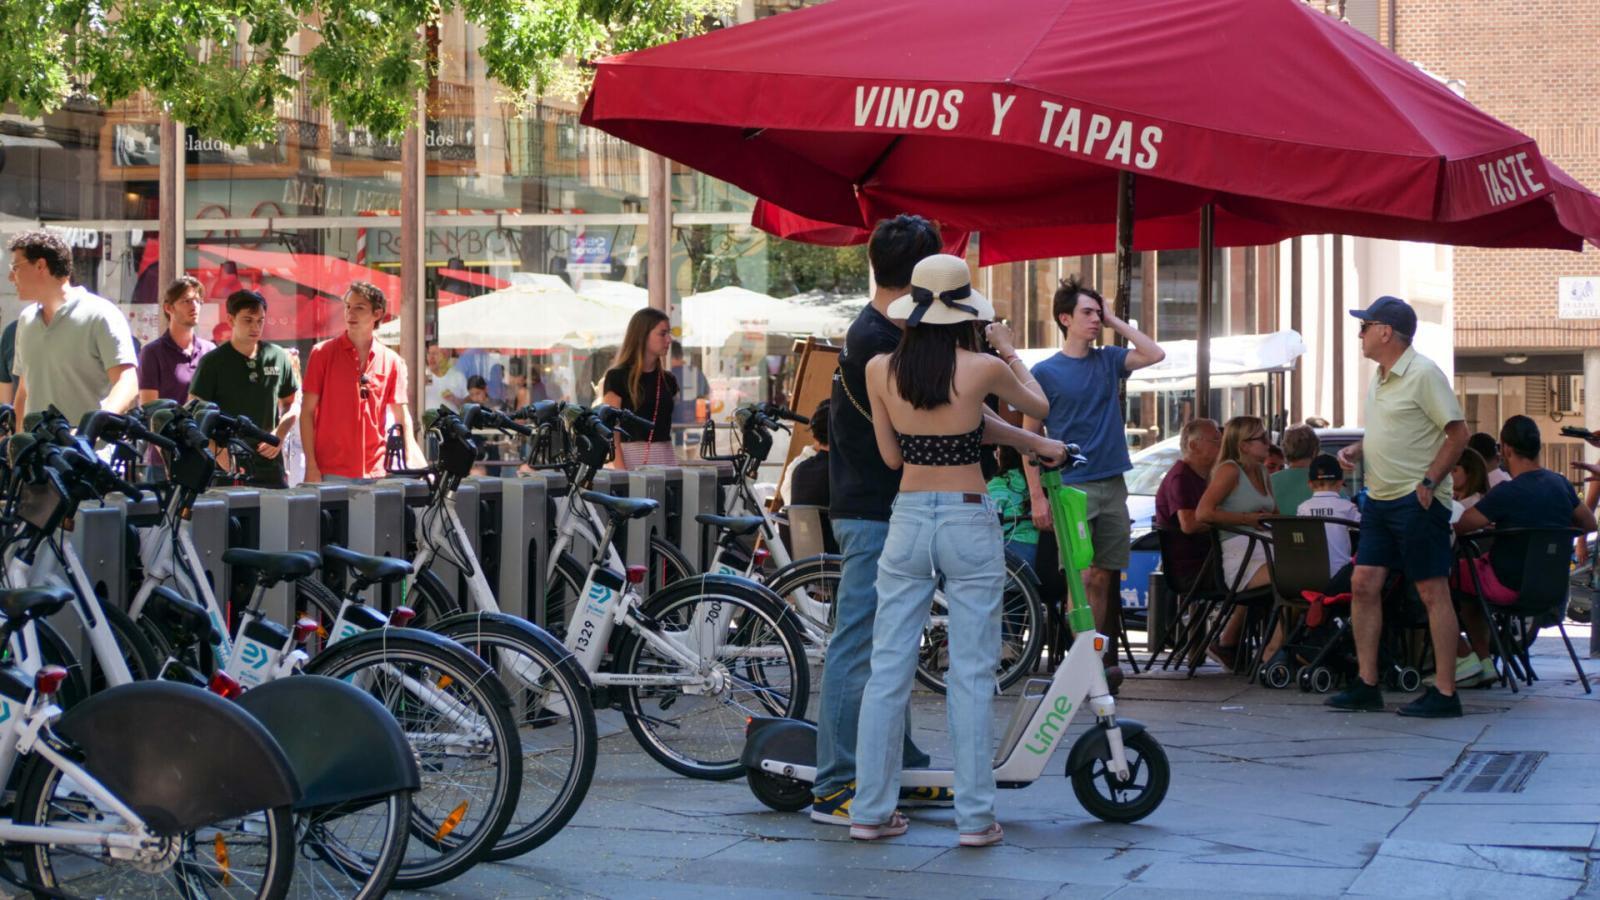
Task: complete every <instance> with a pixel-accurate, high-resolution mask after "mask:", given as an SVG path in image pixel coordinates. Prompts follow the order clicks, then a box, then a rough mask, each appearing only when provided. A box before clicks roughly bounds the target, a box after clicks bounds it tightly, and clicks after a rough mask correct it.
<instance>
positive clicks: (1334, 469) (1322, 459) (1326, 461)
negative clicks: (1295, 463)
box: [1306, 453, 1344, 481]
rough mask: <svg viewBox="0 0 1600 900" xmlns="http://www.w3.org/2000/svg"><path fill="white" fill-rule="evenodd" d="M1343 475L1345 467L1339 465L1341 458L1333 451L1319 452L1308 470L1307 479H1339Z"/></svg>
mask: <svg viewBox="0 0 1600 900" xmlns="http://www.w3.org/2000/svg"><path fill="white" fill-rule="evenodd" d="M1343 477H1344V468H1343V467H1341V466H1340V465H1339V458H1338V457H1337V456H1334V455H1333V454H1331V453H1320V454H1318V455H1317V456H1316V457H1315V458H1314V459H1312V460H1311V466H1310V467H1309V469H1308V470H1307V471H1306V480H1307V481H1338V480H1339V479H1341V478H1343Z"/></svg>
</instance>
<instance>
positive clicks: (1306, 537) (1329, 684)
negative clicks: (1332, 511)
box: [1261, 516, 1427, 694]
mask: <svg viewBox="0 0 1600 900" xmlns="http://www.w3.org/2000/svg"><path fill="white" fill-rule="evenodd" d="M1264 524H1266V525H1268V527H1270V528H1271V529H1272V535H1273V541H1272V544H1273V553H1272V584H1273V589H1274V592H1275V593H1276V594H1277V603H1276V604H1275V606H1274V609H1273V615H1272V619H1273V620H1274V621H1276V620H1278V619H1280V618H1283V617H1285V616H1286V614H1287V613H1289V612H1300V613H1302V615H1301V617H1300V620H1299V622H1298V623H1297V624H1296V625H1295V626H1294V627H1293V628H1291V629H1290V631H1289V634H1288V635H1287V637H1286V638H1285V640H1284V643H1283V645H1282V646H1280V647H1279V648H1278V651H1277V652H1276V653H1274V654H1273V656H1272V658H1271V659H1269V660H1267V661H1266V662H1265V663H1264V664H1263V665H1262V668H1261V682H1262V683H1263V684H1265V685H1266V686H1267V687H1272V688H1280V689H1281V688H1286V687H1288V686H1289V685H1290V684H1293V683H1296V682H1298V683H1299V685H1300V689H1301V690H1302V691H1307V692H1310V691H1316V692H1317V693H1319V694H1325V693H1328V692H1330V691H1332V690H1334V689H1335V688H1336V687H1339V686H1341V685H1343V684H1345V683H1347V682H1348V681H1349V680H1350V679H1352V678H1354V677H1355V676H1356V673H1357V671H1358V669H1359V666H1358V664H1357V660H1356V645H1355V635H1354V632H1353V631H1352V630H1351V626H1350V599H1351V597H1350V594H1349V593H1348V591H1347V590H1342V589H1345V588H1347V587H1348V584H1349V579H1348V578H1344V579H1342V582H1343V583H1342V584H1341V583H1338V582H1340V581H1341V579H1339V578H1335V579H1333V581H1334V582H1335V583H1334V584H1332V585H1330V583H1329V582H1330V579H1329V578H1328V577H1327V572H1328V546H1327V526H1328V525H1329V524H1336V525H1345V526H1347V527H1353V526H1355V525H1356V523H1355V522H1347V521H1344V520H1339V519H1326V518H1316V517H1305V516H1283V517H1276V518H1272V519H1267V520H1266V522H1265V523H1264ZM1341 574H1343V573H1341ZM1312 585H1315V586H1316V587H1311V586H1312ZM1383 622H1384V630H1383V638H1382V642H1381V644H1380V645H1379V650H1378V668H1379V671H1380V672H1382V673H1383V681H1384V682H1385V684H1386V685H1387V686H1388V687H1389V688H1390V689H1392V690H1399V691H1405V692H1411V691H1415V690H1417V689H1418V688H1419V687H1421V685H1422V674H1421V672H1419V671H1418V670H1417V668H1416V667H1415V666H1412V665H1410V664H1409V663H1407V662H1406V660H1407V659H1408V658H1409V657H1408V655H1407V654H1406V653H1405V652H1404V650H1405V645H1406V636H1407V633H1408V632H1409V631H1410V630H1411V629H1414V628H1417V627H1424V626H1426V624H1427V613H1426V610H1424V609H1423V606H1422V600H1421V598H1420V597H1419V596H1418V595H1417V592H1416V588H1414V587H1412V586H1411V584H1410V583H1409V582H1407V581H1405V579H1403V578H1402V577H1400V576H1399V575H1392V576H1391V577H1390V578H1389V581H1388V583H1387V584H1386V585H1385V586H1384V591H1383ZM1272 627H1273V622H1269V623H1268V634H1270V633H1271V629H1272Z"/></svg>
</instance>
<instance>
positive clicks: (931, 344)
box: [889, 322, 974, 409]
mask: <svg viewBox="0 0 1600 900" xmlns="http://www.w3.org/2000/svg"><path fill="white" fill-rule="evenodd" d="M973 329H974V326H973V324H972V323H971V322H957V323H955V324H953V325H929V324H926V323H923V324H921V325H918V326H916V327H915V328H907V329H906V330H905V333H903V334H901V335H900V345H899V346H898V347H896V348H894V354H893V355H892V356H890V357H889V371H890V372H892V373H893V374H894V386H895V390H896V391H898V392H899V393H900V396H901V397H902V398H904V399H905V401H906V402H907V403H910V404H911V408H912V409H937V408H939V407H941V406H943V405H945V404H946V403H949V402H950V401H951V399H953V398H954V396H955V392H956V390H955V380H956V351H957V350H964V349H969V348H970V347H971V345H972V343H973V338H974V331H973Z"/></svg>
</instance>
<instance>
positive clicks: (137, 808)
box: [55, 681, 300, 837]
mask: <svg viewBox="0 0 1600 900" xmlns="http://www.w3.org/2000/svg"><path fill="white" fill-rule="evenodd" d="M55 731H56V733H57V734H58V735H60V736H61V737H63V738H66V739H67V740H69V741H71V742H72V743H73V744H75V745H76V746H77V748H78V749H79V750H80V751H81V752H82V754H83V767H84V768H85V769H86V770H88V772H89V773H90V774H92V775H93V776H94V777H95V778H97V779H99V780H100V783H101V784H103V785H105V786H106V787H107V788H108V789H110V791H111V792H112V793H113V794H115V795H116V796H117V797H119V798H121V799H122V801H123V802H125V803H127V804H128V806H129V807H131V808H132V809H133V811H134V812H136V813H138V814H139V816H140V817H141V818H143V819H144V821H145V824H146V825H148V826H150V829H151V830H152V831H154V832H155V833H156V834H158V835H161V836H162V837H167V836H171V835H177V834H183V833H185V832H189V831H194V830H195V829H197V828H201V827H204V826H206V825H211V824H214V823H216V822H221V821H223V820H225V819H231V818H233V817H235V816H241V815H245V814H246V813H252V812H257V811H259V810H263V809H274V808H277V807H280V806H288V805H290V804H292V803H294V802H295V800H296V799H297V798H299V796H300V785H299V782H298V780H297V779H296V778H295V773H294V768H293V766H291V765H290V763H289V759H288V757H287V756H285V755H284V752H283V748H281V747H280V746H279V745H278V742H277V740H276V739H274V738H273V736H272V734H271V733H270V732H268V731H267V729H266V727H265V726H263V725H262V724H261V723H260V722H258V721H256V719H255V717H254V716H252V715H250V714H249V713H247V712H245V711H244V710H243V709H241V708H239V707H238V706H236V705H234V704H232V703H229V702H228V701H226V700H224V699H222V698H221V697H218V696H216V695H215V694H212V693H211V692H210V691H206V690H202V689H200V688H196V687H190V686H189V685H186V684H178V683H175V682H170V681H141V682H136V683H134V684H128V685H122V686H120V687H114V688H111V689H110V690H107V691H102V692H100V693H98V694H95V695H94V696H92V697H90V698H88V699H87V700H84V701H83V702H82V703H79V704H78V705H77V706H75V707H73V708H72V709H71V710H70V711H68V712H67V713H66V714H65V715H63V716H62V717H61V719H60V721H58V722H57V723H56V725H55Z"/></svg>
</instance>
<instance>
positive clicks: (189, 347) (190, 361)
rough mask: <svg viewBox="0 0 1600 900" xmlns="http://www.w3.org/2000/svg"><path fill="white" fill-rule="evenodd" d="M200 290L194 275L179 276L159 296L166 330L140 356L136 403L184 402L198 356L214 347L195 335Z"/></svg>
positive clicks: (198, 359) (198, 313) (146, 346)
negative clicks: (164, 316)
mask: <svg viewBox="0 0 1600 900" xmlns="http://www.w3.org/2000/svg"><path fill="white" fill-rule="evenodd" d="M202 294H203V291H202V289H201V287H200V282H199V281H198V280H196V279H195V278H194V277H193V276H189V275H180V276H179V277H178V279H177V280H176V281H174V282H172V283H171V284H169V285H167V289H166V291H164V292H163V293H162V295H161V312H162V313H163V314H165V315H166V317H167V331H166V333H165V334H163V335H161V337H158V338H156V339H155V340H153V341H151V342H150V343H148V344H145V345H144V349H143V350H142V351H140V353H139V403H140V404H145V403H149V402H151V401H153V400H157V399H166V400H176V401H177V402H179V403H185V402H187V401H188V399H189V382H190V381H192V380H194V370H195V367H196V366H198V365H199V364H200V357H202V356H205V355H206V354H207V353H210V352H211V351H212V350H213V349H215V347H216V345H215V344H213V343H211V342H210V341H208V340H206V339H205V338H202V337H201V336H200V335H198V334H195V331H194V329H195V326H196V325H198V324H199V323H200V304H201V302H202V301H201V299H200V298H201V296H202Z"/></svg>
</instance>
